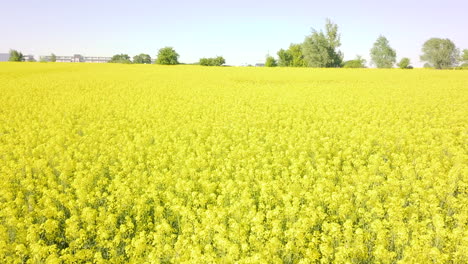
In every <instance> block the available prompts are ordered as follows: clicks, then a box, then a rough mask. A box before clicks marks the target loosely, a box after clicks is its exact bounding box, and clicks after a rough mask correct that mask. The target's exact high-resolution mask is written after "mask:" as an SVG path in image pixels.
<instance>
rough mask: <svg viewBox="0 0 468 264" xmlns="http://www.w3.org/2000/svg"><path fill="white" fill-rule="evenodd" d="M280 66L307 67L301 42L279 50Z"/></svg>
mask: <svg viewBox="0 0 468 264" xmlns="http://www.w3.org/2000/svg"><path fill="white" fill-rule="evenodd" d="M277 54H278V58H279V59H278V66H281V67H305V66H306V63H305V61H304V55H303V54H302V46H301V44H291V45H290V46H289V48H288V49H287V50H284V49H280V50H279V51H278V53H277Z"/></svg>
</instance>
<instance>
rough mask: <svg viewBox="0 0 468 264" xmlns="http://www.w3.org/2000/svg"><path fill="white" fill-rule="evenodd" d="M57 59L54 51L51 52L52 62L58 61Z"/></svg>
mask: <svg viewBox="0 0 468 264" xmlns="http://www.w3.org/2000/svg"><path fill="white" fill-rule="evenodd" d="M56 61H57V56H55V54H54V53H52V54H50V62H56Z"/></svg>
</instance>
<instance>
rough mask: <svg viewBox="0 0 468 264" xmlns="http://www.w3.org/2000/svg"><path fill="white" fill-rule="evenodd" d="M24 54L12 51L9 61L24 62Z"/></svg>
mask: <svg viewBox="0 0 468 264" xmlns="http://www.w3.org/2000/svg"><path fill="white" fill-rule="evenodd" d="M23 58H24V56H23V53H21V52H19V51H17V50H10V59H9V61H23Z"/></svg>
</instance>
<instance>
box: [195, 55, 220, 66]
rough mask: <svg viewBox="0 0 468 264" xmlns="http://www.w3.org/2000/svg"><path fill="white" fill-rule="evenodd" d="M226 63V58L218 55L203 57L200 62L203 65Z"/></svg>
mask: <svg viewBox="0 0 468 264" xmlns="http://www.w3.org/2000/svg"><path fill="white" fill-rule="evenodd" d="M225 63H226V60H225V59H224V58H223V57H221V56H217V57H216V58H201V59H200V62H199V64H200V65H202V66H222V65H223V64H225Z"/></svg>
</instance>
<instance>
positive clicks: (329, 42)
mask: <svg viewBox="0 0 468 264" xmlns="http://www.w3.org/2000/svg"><path fill="white" fill-rule="evenodd" d="M340 46H341V42H340V34H339V33H338V26H337V25H336V24H334V23H333V22H331V21H330V20H329V19H327V21H326V24H325V33H323V32H322V31H320V32H318V31H316V30H312V34H311V35H310V36H307V37H306V38H305V40H304V43H303V44H302V53H303V55H304V61H305V64H306V65H307V66H309V67H341V64H342V63H343V54H342V53H341V51H339V50H337V49H338V47H340Z"/></svg>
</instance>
